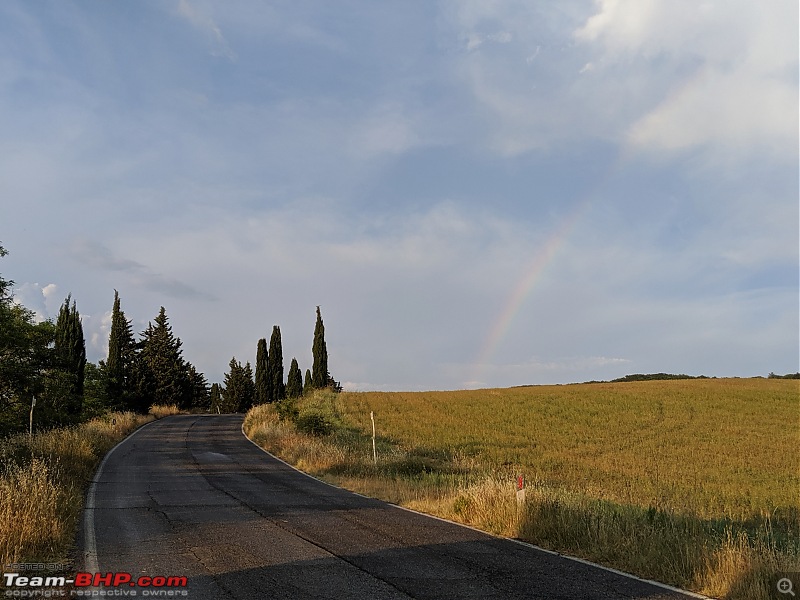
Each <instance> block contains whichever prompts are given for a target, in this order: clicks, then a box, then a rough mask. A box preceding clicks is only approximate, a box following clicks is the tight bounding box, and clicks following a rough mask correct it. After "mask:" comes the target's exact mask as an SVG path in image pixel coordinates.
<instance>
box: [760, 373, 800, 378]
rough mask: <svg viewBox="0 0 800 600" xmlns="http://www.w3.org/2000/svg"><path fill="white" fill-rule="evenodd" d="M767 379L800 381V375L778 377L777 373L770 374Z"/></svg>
mask: <svg viewBox="0 0 800 600" xmlns="http://www.w3.org/2000/svg"><path fill="white" fill-rule="evenodd" d="M767 379H800V373H787V374H786V375H776V374H775V373H770V374H769V375H768V376H767Z"/></svg>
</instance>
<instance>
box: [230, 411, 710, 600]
mask: <svg viewBox="0 0 800 600" xmlns="http://www.w3.org/2000/svg"><path fill="white" fill-rule="evenodd" d="M241 429H242V435H243V436H244V439H246V440H247V441H248V442H250V443H251V444H253V445H254V446H255V447H256V448H258V449H259V450H261V451H262V452H264V453H265V454H267V455H269V456H271V457H272V458H274V459H275V460H277V461H279V462H282V463H283V464H285V465H286V466H287V467H290V468H291V469H293V470H295V471H297V472H298V473H300V474H301V475H305V476H306V477H309V478H310V479H313V480H314V481H318V482H320V483H324V484H325V485H327V486H330V487H332V488H335V489H337V490H343V491H345V492H349V493H350V494H355V495H356V496H361V497H362V498H367V499H368V500H378V501H379V502H384V503H385V504H388V505H389V506H394V507H395V508H399V509H400V510H405V511H407V512H410V513H414V514H417V515H420V516H423V517H428V518H430V519H437V520H438V521H442V522H444V523H450V524H451V525H458V526H459V527H464V528H466V529H470V530H472V531H476V532H478V533H483V534H485V535H489V536H491V537H494V538H497V539H500V540H508V541H510V542H514V543H515V544H519V545H521V546H526V547H528V548H533V549H534V550H539V551H540V552H544V553H546V554H551V555H553V556H560V557H561V558H566V559H567V560H571V561H574V562H578V563H582V564H584V565H588V566H590V567H595V568H597V569H602V570H603V571H607V572H609V573H615V574H616V575H621V576H623V577H627V578H628V579H634V580H636V581H641V582H642V583H648V584H650V585H654V586H656V587H660V588H662V589H665V590H668V591H670V592H676V593H678V594H684V595H686V596H689V597H691V598H698V599H699V600H717V599H715V598H713V597H711V596H704V595H702V594H698V593H697V592H692V591H690V590H682V589H681V588H677V587H674V586H671V585H668V584H666V583H661V582H660V581H654V580H652V579H644V578H642V577H638V576H636V575H633V574H632V573H626V572H625V571H620V570H618V569H614V568H612V567H606V566H604V565H600V564H597V563H594V562H592V561H590V560H586V559H585V558H578V557H577V556H570V555H569V554H561V553H560V552H556V551H555V550H548V549H547V548H542V547H540V546H537V545H536V544H531V543H530V542H525V541H523V540H518V539H516V538H509V537H504V536H501V535H495V534H493V533H491V532H488V531H484V530H483V529H478V528H477V527H473V526H472V525H466V524H464V523H459V522H458V521H451V520H450V519H445V518H444V517H438V516H436V515H431V514H428V513H424V512H420V511H418V510H414V509H413V508H407V507H405V506H400V505H399V504H392V503H391V502H386V501H385V500H380V499H379V498H372V497H370V496H365V495H364V494H359V493H358V492H354V491H352V490H348V489H345V488H343V487H339V486H338V485H334V484H332V483H330V482H328V481H324V480H322V479H319V478H318V477H314V476H313V475H310V474H309V473H306V472H305V471H301V470H300V469H298V468H297V467H295V466H294V465H292V464H289V463H288V462H286V461H285V460H283V459H282V458H280V457H278V456H275V455H274V454H273V453H272V452H270V451H269V450H267V449H265V448H262V447H261V446H259V445H258V444H257V443H255V442H254V441H253V440H251V439H250V438H249V437H248V435H247V434H246V433H245V432H244V421H242V428H241Z"/></svg>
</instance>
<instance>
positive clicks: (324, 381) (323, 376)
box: [311, 306, 329, 389]
mask: <svg viewBox="0 0 800 600" xmlns="http://www.w3.org/2000/svg"><path fill="white" fill-rule="evenodd" d="M311 353H312V354H313V355H314V366H313V369H314V370H313V371H312V372H311V383H312V385H313V386H314V387H315V388H317V389H321V388H324V387H327V385H328V378H329V375H328V349H327V347H326V346H325V325H324V324H323V323H322V315H321V314H320V312H319V306H318V307H317V324H316V325H315V326H314V344H313V345H312V347H311Z"/></svg>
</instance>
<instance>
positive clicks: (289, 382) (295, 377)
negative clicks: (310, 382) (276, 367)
mask: <svg viewBox="0 0 800 600" xmlns="http://www.w3.org/2000/svg"><path fill="white" fill-rule="evenodd" d="M302 395H303V376H302V375H301V374H300V367H299V366H298V365H297V359H296V358H292V365H291V366H290V367H289V375H288V377H287V378H286V396H287V397H288V398H299V397H300V396H302Z"/></svg>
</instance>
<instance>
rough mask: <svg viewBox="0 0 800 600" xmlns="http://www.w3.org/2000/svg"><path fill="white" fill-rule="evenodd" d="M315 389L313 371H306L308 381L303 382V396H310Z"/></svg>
mask: <svg viewBox="0 0 800 600" xmlns="http://www.w3.org/2000/svg"><path fill="white" fill-rule="evenodd" d="M313 389H314V382H313V381H312V380H311V369H306V379H305V381H304V382H303V394H308V393H309V392H310V391H311V390H313Z"/></svg>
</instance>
